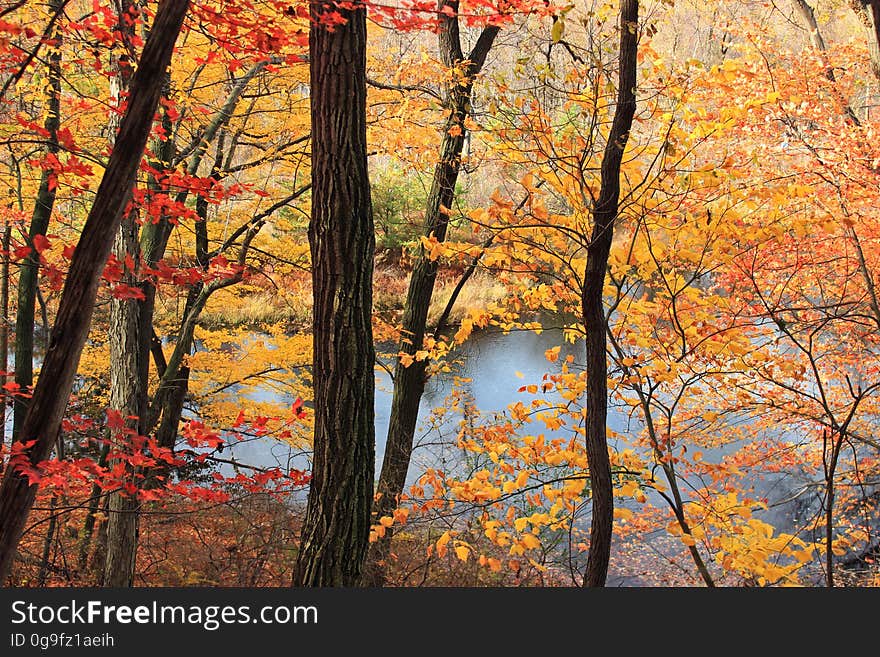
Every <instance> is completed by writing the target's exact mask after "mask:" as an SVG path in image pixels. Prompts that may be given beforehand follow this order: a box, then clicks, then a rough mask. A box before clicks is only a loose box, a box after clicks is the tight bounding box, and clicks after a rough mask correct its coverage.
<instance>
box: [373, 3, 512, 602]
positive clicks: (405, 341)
mask: <svg viewBox="0 0 880 657" xmlns="http://www.w3.org/2000/svg"><path fill="white" fill-rule="evenodd" d="M442 5H443V6H448V7H450V9H452V11H453V15H452V16H449V15H446V14H441V16H442V18H441V22H440V31H439V45H440V55H441V57H442V59H443V63H444V65H446V66H447V67H448V68H450V69H455V68H458V69H459V70H462V77H460V78H457V79H454V80H453V82H452V84H451V85H450V88H449V90H448V91H447V94H446V106H447V108H448V110H449V117H448V118H447V120H446V125H445V126H444V129H443V139H442V142H441V147H440V160H439V161H438V162H437V165H436V167H435V168H434V179H433V182H432V183H431V191H430V193H429V195H428V201H427V207H426V210H425V224H424V235H425V236H426V237H430V236H431V235H433V236H434V237H436V238H437V240H438V241H441V242H442V241H444V240H445V239H446V231H447V228H448V226H449V215H448V214H447V211H448V210H447V209H448V208H451V207H452V206H453V203H454V199H455V184H456V181H457V180H458V174H459V172H460V170H461V153H462V150H463V148H464V142H465V138H466V135H467V129H466V128H465V119H466V118H467V117H468V113H469V112H470V106H471V91H472V89H473V81H474V76H475V75H476V74H477V73H479V71H480V69H481V68H482V66H483V64H484V63H485V61H486V56H487V55H488V53H489V50H490V49H491V47H492V43H493V42H494V40H495V36H496V35H497V34H498V28H497V27H495V26H490V27H486V28H485V29H484V30H483V31H482V33H481V34H480V36H479V38H478V39H477V43H476V45H475V46H474V48H473V50H472V51H471V53H470V55H469V56H468V57H467V58H465V57H464V54H463V53H462V49H461V41H460V38H459V24H458V16H457V15H456V14H457V12H458V1H457V0H445V1H444V2H442ZM465 62H467V64H466V65H465ZM436 280H437V262H436V261H435V260H431V259H430V258H428V257H427V254H426V253H425V251H424V249H422V250H421V251H420V252H419V256H418V258H417V260H416V263H415V266H414V267H413V272H412V274H411V275H410V279H409V290H408V291H407V295H406V303H405V305H404V310H403V321H402V325H401V342H400V345H399V351H401V352H403V353H406V354H409V355H410V356H412V355H413V354H415V353H416V351H418V350H420V349H422V342H423V341H424V338H425V328H426V324H427V318H428V309H429V308H430V305H431V297H432V296H433V294H434V283H435V281H436ZM427 366H428V361H427V359H425V360H414V361H413V362H412V363H411V364H410V365H409V366H403V365H401V362H400V359H399V358H398V360H397V363H396V365H395V369H394V390H393V392H392V398H391V417H390V420H389V424H388V434H387V438H386V441H385V455H384V457H383V459H382V472H381V474H380V476H379V483H378V486H377V493H378V495H377V499H376V502H375V504H374V507H373V516H374V517H373V520H374V522H378V519H379V518H381V517H382V516H387V515H390V514H391V513H392V512H393V510H394V509H395V508H396V507H397V504H398V499H399V498H400V494H401V493H402V492H403V488H404V486H405V484H406V473H407V471H408V470H409V464H410V460H411V457H412V449H413V439H414V436H415V430H416V423H417V422H418V415H419V405H420V403H421V400H422V395H423V393H424V392H425V384H426V382H427V379H426V376H425V371H426V369H427ZM393 531H394V528H393V527H389V528H388V529H387V530H386V533H385V536H384V537H382V538H380V539H379V540H378V541H376V542H375V543H373V544H372V546H371V547H370V550H369V553H368V556H367V561H366V565H365V571H364V584H366V585H367V586H381V585H382V584H383V583H384V580H385V567H386V562H387V560H388V556H389V555H390V551H391V538H392V536H393Z"/></svg>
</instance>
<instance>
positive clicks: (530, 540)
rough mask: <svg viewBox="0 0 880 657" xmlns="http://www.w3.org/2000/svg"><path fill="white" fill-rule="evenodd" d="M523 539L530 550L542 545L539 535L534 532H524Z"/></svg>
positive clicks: (523, 542)
mask: <svg viewBox="0 0 880 657" xmlns="http://www.w3.org/2000/svg"><path fill="white" fill-rule="evenodd" d="M521 541H522V544H523V545H524V546H525V547H526V548H528V549H529V550H532V549H534V548H539V547H541V541H539V540H538V537H537V536H535V535H534V534H523V537H522V539H521Z"/></svg>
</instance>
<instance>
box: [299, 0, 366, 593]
mask: <svg viewBox="0 0 880 657" xmlns="http://www.w3.org/2000/svg"><path fill="white" fill-rule="evenodd" d="M333 11H339V13H340V14H342V17H343V18H344V19H345V21H346V22H345V23H344V24H341V25H335V26H334V28H333V30H332V31H331V30H329V29H327V27H326V25H325V24H324V23H323V22H322V17H324V15H325V14H327V13H329V12H333ZM366 36H367V30H366V8H365V6H364V5H363V3H362V2H359V1H356V2H355V3H354V4H353V5H352V6H351V7H350V8H341V7H338V6H336V5H335V4H330V3H326V2H315V3H313V4H312V5H311V28H310V30H309V73H310V79H311V89H310V102H311V118H312V174H311V175H312V218H311V221H310V223H309V246H310V250H311V256H312V286H313V297H314V317H313V332H312V334H313V336H314V349H313V371H312V376H313V387H314V405H315V408H314V412H315V433H314V457H313V465H312V480H311V487H310V489H309V497H308V506H307V509H306V516H305V520H304V523H303V527H302V532H301V542H300V547H299V552H298V554H297V562H296V567H295V569H294V575H293V584H294V585H295V586H356V585H358V584H359V583H360V576H361V569H362V565H363V561H364V557H365V556H366V551H367V544H368V540H369V532H370V507H371V504H372V501H373V477H374V467H375V464H374V461H375V426H374V405H373V404H374V394H375V390H374V389H375V378H374V377H375V374H374V369H373V368H374V364H375V349H374V346H373V332H372V325H371V318H372V275H373V255H374V248H375V236H374V233H373V212H372V206H371V203H370V182H369V177H368V173H367V144H366Z"/></svg>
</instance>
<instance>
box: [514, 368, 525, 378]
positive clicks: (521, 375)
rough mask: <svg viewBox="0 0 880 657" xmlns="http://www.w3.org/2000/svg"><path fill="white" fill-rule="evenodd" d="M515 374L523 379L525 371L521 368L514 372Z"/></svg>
mask: <svg viewBox="0 0 880 657" xmlns="http://www.w3.org/2000/svg"><path fill="white" fill-rule="evenodd" d="M514 374H515V375H516V378H518V379H521V378H523V377H524V376H525V374H523V373H522V372H520V371H519V370H517V371H516V372H514Z"/></svg>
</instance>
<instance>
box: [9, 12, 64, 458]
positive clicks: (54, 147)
mask: <svg viewBox="0 0 880 657" xmlns="http://www.w3.org/2000/svg"><path fill="white" fill-rule="evenodd" d="M50 9H51V10H52V11H53V13H55V12H57V11H60V10H61V3H60V2H58V0H53V2H52V4H51V5H50ZM53 40H54V44H53V46H52V50H51V51H50V53H49V58H48V68H49V71H48V84H47V85H46V101H47V112H46V120H45V124H44V127H45V128H46V132H48V133H49V136H48V137H47V144H46V152H47V154H49V155H52V156H57V155H58V151H59V150H60V149H59V146H58V129H59V128H60V127H61V32H60V30H56V31H55V34H54V36H53ZM57 182H58V172H57V171H55V170H54V168H53V167H50V166H47V167H45V168H44V169H43V172H42V174H41V175H40V187H39V189H38V190H37V200H36V203H35V204H34V212H33V215H32V216H31V225H30V228H29V230H28V246H29V247H30V248H31V252H30V253H29V254H28V255H27V256H25V257H24V258H23V259H22V261H21V264H20V267H19V272H18V306H17V314H16V316H15V382H16V383H17V384H18V386H19V392H20V393H25V392H27V391H28V390H29V389H30V387H31V386H32V385H33V383H34V310H35V307H36V300H37V287H38V286H39V284H40V281H39V275H40V254H39V253H37V252H36V249H34V239H35V238H36V237H37V236H38V235H42V236H44V235H45V234H46V231H47V230H48V228H49V220H50V218H51V217H52V208H54V207H55V196H56V185H57ZM3 367H4V368H5V367H6V364H5V363H4V365H3ZM28 405H29V400H28V398H27V397H25V396H23V395H21V394H19V395H17V396H16V397H15V399H14V406H13V418H12V440H13V441H15V440H17V439H18V438H19V436H20V434H21V427H22V424H23V423H24V418H25V415H26V414H27V410H28Z"/></svg>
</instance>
